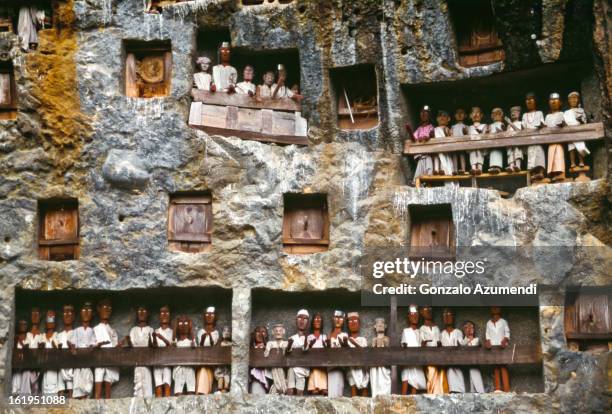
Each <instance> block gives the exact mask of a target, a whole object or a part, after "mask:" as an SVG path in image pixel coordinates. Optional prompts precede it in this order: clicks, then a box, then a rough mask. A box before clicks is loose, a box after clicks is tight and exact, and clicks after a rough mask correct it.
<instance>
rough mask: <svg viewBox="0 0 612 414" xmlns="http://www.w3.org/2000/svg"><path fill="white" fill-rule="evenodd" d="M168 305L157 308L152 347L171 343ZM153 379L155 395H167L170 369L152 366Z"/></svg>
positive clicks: (170, 377) (170, 381) (168, 392)
mask: <svg viewBox="0 0 612 414" xmlns="http://www.w3.org/2000/svg"><path fill="white" fill-rule="evenodd" d="M170 321H171V318H170V307H169V306H167V305H165V306H162V307H161V308H160V310H159V328H157V329H156V330H155V332H153V335H152V339H153V340H152V345H153V347H154V348H158V347H160V348H161V347H168V346H171V345H172V334H173V330H172V328H171V327H170ZM153 379H154V383H155V396H156V397H169V396H170V384H171V383H172V369H171V368H170V367H154V368H153Z"/></svg>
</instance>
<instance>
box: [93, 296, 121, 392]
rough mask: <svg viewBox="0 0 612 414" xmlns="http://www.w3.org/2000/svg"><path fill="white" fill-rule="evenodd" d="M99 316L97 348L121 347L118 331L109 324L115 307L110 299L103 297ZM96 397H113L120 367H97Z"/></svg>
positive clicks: (95, 373) (96, 331)
mask: <svg viewBox="0 0 612 414" xmlns="http://www.w3.org/2000/svg"><path fill="white" fill-rule="evenodd" d="M97 310H98V317H99V318H100V323H99V324H98V325H96V327H95V328H94V332H95V335H96V347H97V348H112V347H117V348H119V347H121V343H119V341H118V337H117V331H115V330H114V329H113V328H112V327H111V326H110V324H109V320H110V317H111V315H112V313H113V307H112V305H111V303H110V300H108V299H103V300H101V301H100V302H99V303H98V306H97ZM94 377H95V382H94V398H96V399H101V398H105V399H109V398H110V397H111V386H112V384H113V383H115V382H117V381H118V380H119V369H117V368H96V369H95V371H94Z"/></svg>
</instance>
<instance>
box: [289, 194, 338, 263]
mask: <svg viewBox="0 0 612 414" xmlns="http://www.w3.org/2000/svg"><path fill="white" fill-rule="evenodd" d="M284 203H285V213H284V216H283V251H285V252H286V253H293V254H308V253H318V252H324V251H326V250H327V249H328V248H329V213H328V210H327V196H326V195H325V194H285V195H284Z"/></svg>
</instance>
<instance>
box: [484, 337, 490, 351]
mask: <svg viewBox="0 0 612 414" xmlns="http://www.w3.org/2000/svg"><path fill="white" fill-rule="evenodd" d="M485 348H487V349H491V341H490V340H489V339H487V340H486V341H485Z"/></svg>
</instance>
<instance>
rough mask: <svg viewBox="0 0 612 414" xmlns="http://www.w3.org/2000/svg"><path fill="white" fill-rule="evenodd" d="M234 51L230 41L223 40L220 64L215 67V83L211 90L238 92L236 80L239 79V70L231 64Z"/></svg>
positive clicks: (220, 48) (229, 92) (220, 49)
mask: <svg viewBox="0 0 612 414" xmlns="http://www.w3.org/2000/svg"><path fill="white" fill-rule="evenodd" d="M231 57H232V51H231V49H230V45H229V42H223V43H222V44H221V47H219V61H220V62H221V63H220V64H218V65H215V66H214V67H213V84H212V85H211V86H210V91H211V92H215V91H217V92H226V93H228V94H232V93H234V92H236V81H237V80H238V72H236V69H235V68H234V67H233V66H232V65H231V64H230V61H231Z"/></svg>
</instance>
